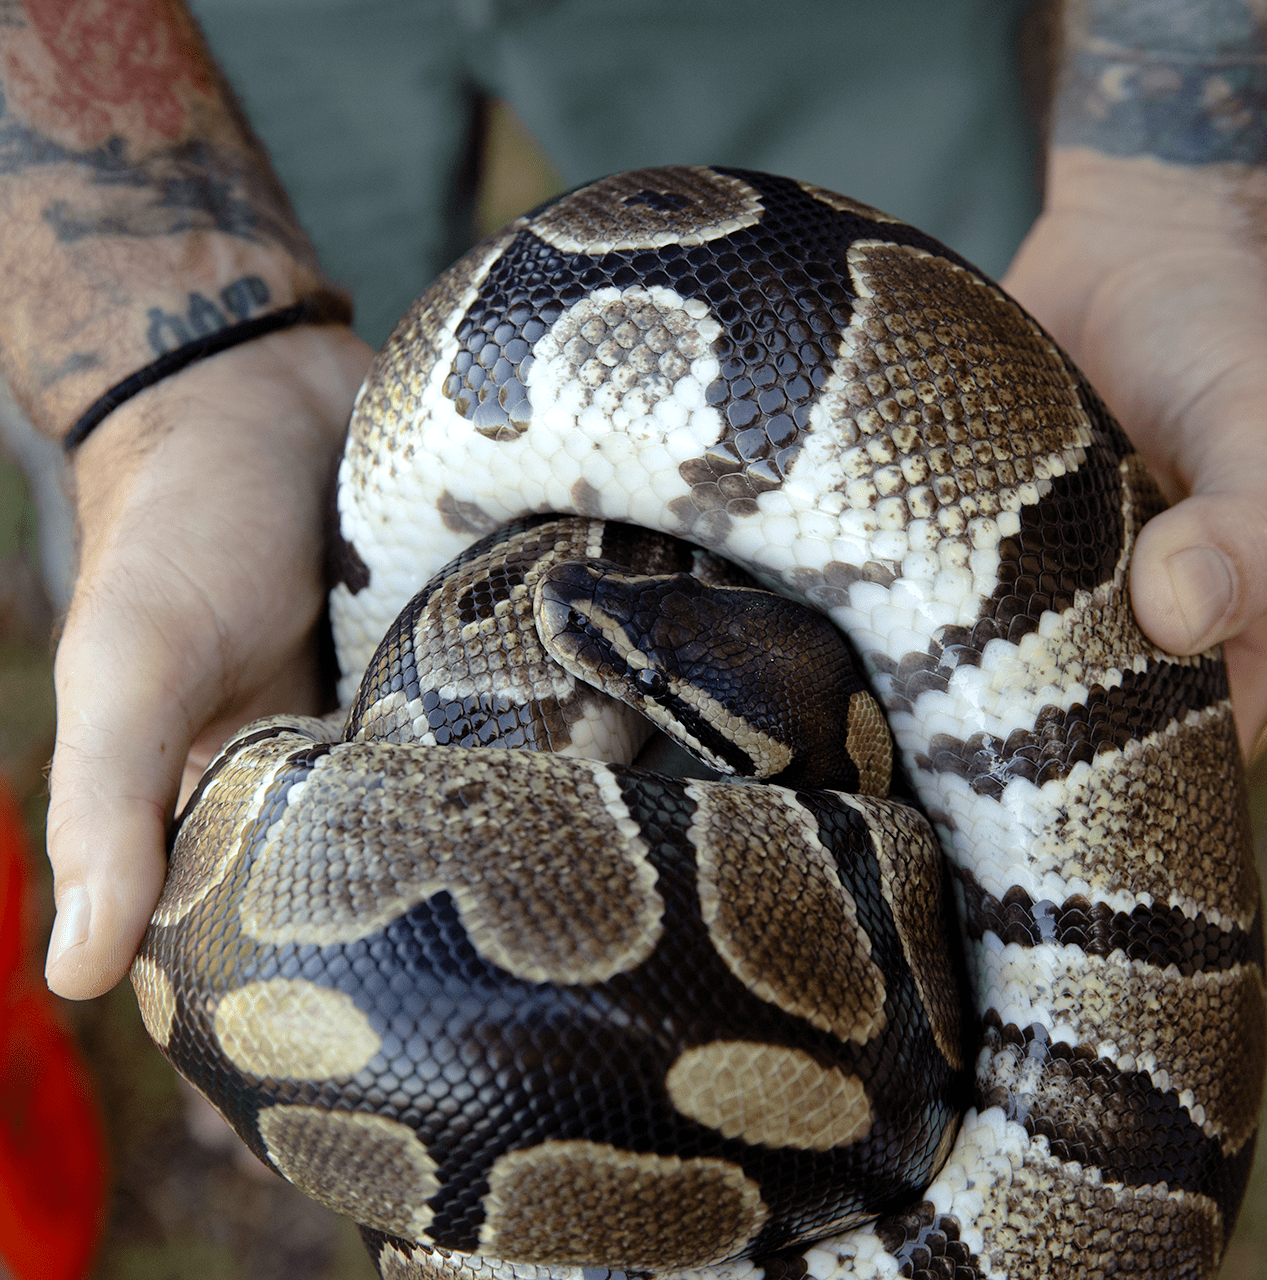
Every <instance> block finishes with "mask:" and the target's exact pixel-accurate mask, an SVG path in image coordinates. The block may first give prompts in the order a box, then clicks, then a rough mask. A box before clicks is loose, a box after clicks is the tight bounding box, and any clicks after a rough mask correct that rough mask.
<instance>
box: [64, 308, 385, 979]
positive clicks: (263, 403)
mask: <svg viewBox="0 0 1267 1280" xmlns="http://www.w3.org/2000/svg"><path fill="white" fill-rule="evenodd" d="M370 356H371V353H370V350H369V348H368V347H367V346H366V345H365V344H364V343H362V342H361V341H360V340H359V339H357V338H356V337H354V336H353V335H352V333H351V332H350V331H349V330H347V329H343V328H330V327H322V328H300V329H292V330H288V331H284V332H281V333H276V334H272V335H270V336H269V337H267V338H262V339H259V340H257V341H255V342H250V343H246V344H244V345H242V346H239V347H234V348H232V349H231V350H229V351H226V352H224V353H222V354H221V355H218V356H215V357H213V358H211V359H209V360H205V361H203V362H201V363H199V364H195V365H193V366H191V367H190V368H189V369H187V370H185V371H184V372H182V373H180V374H178V375H177V376H175V377H173V378H170V379H168V380H166V381H164V382H161V383H159V384H158V385H157V386H155V387H153V388H151V389H150V390H149V391H146V392H144V393H142V394H141V395H140V396H138V397H136V398H135V399H134V400H132V401H129V402H128V403H127V404H125V405H123V406H121V407H120V408H119V409H117V410H116V411H115V412H114V413H113V414H112V415H111V416H110V417H109V418H107V419H106V421H105V422H103V423H102V424H101V426H99V427H98V428H97V430H96V432H94V434H93V435H91V436H90V437H89V438H88V440H87V441H86V442H85V443H84V445H83V446H82V448H81V449H80V451H79V454H78V456H77V458H76V461H75V478H76V484H77V487H78V501H79V520H80V530H81V536H82V543H81V563H80V569H79V578H78V581H77V584H76V588H75V595H74V599H73V601H72V602H71V607H70V612H69V615H68V617H67V619H66V626H65V630H64V632H63V634H62V638H61V643H60V645H59V647H58V650H57V659H56V666H55V673H54V674H55V679H56V686H57V746H56V751H55V754H54V757H53V770H52V776H51V779H50V788H51V802H50V806H49V813H48V854H49V860H50V861H51V862H52V865H53V872H54V876H55V888H54V892H55V896H56V899H57V921H56V924H55V926H54V929H53V935H52V941H51V944H50V947H49V960H48V966H47V970H46V972H47V977H48V982H49V985H50V986H51V987H52V988H53V990H54V991H56V992H57V993H58V994H60V995H63V996H67V997H70V998H84V997H88V996H93V995H97V994H100V993H101V992H103V991H106V990H107V989H109V988H110V987H111V986H113V985H114V984H115V983H116V982H118V981H119V979H120V978H122V977H123V976H124V974H125V973H126V971H127V968H128V966H129V965H130V964H131V961H132V957H133V954H134V952H135V951H136V948H137V946H138V944H139V942H140V939H141V935H142V933H143V932H144V930H145V926H146V924H147V923H148V921H149V918H150V915H151V913H152V911H153V909H154V904H155V902H156V901H157V899H158V894H159V890H160V888H161V887H162V883H163V875H164V866H165V863H164V850H163V842H164V833H165V829H166V825H167V823H168V821H169V820H170V818H171V816H172V813H173V809H174V806H175V803H176V800H177V792H178V789H180V790H181V793H182V798H183V795H185V794H188V791H189V789H190V788H191V786H192V784H193V781H195V780H196V779H197V776H198V774H199V773H200V772H201V770H202V768H203V767H204V766H205V765H206V763H207V762H208V760H209V759H210V757H211V755H212V754H213V753H214V752H215V750H216V748H217V747H218V746H219V744H220V743H222V742H223V741H224V739H225V738H226V737H227V736H228V735H229V733H231V732H232V731H233V729H235V728H236V727H237V726H239V725H241V724H243V723H245V722H246V721H248V720H250V719H253V718H255V717H256V716H260V715H266V714H269V713H271V712H276V711H295V712H308V711H315V710H318V709H319V702H320V699H321V696H322V693H321V690H319V688H318V687H317V685H318V682H317V678H316V662H315V650H314V645H313V635H314V625H315V623H316V621H317V619H318V618H319V616H320V613H321V610H322V608H323V606H324V591H323V582H322V568H321V566H322V550H323V541H322V539H323V529H324V522H325V518H326V514H327V502H328V498H329V493H330V485H331V483H332V477H333V474H334V469H335V466H336V464H337V458H338V452H339V448H340V445H341V442H342V437H343V431H344V428H345V426H346V424H347V419H348V414H349V412H350V410H351V405H352V399H353V397H354V395H355V393H356V389H357V387H358V386H359V384H360V381H361V379H362V378H363V376H364V374H365V372H366V369H367V367H368V364H369V360H370ZM182 772H183V773H184V775H185V780H184V786H183V788H182V786H181V783H182Z"/></svg>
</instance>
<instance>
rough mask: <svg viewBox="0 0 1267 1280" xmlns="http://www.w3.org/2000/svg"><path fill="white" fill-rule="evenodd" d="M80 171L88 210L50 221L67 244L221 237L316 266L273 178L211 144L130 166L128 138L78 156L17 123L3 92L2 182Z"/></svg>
mask: <svg viewBox="0 0 1267 1280" xmlns="http://www.w3.org/2000/svg"><path fill="white" fill-rule="evenodd" d="M54 164H73V165H76V166H77V167H79V168H80V169H82V170H83V171H84V172H85V173H86V175H87V178H88V186H87V190H86V191H85V193H84V198H83V200H82V202H75V203H74V204H72V202H71V201H68V200H57V201H54V202H53V203H52V204H50V205H49V207H48V208H47V209H46V210H45V211H44V217H45V220H46V221H47V222H49V223H50V225H51V226H52V227H53V230H54V231H55V232H56V234H57V238H58V240H60V241H62V242H63V243H68V242H72V241H75V240H82V239H83V238H84V237H85V236H95V235H109V236H136V237H149V236H166V235H176V234H179V233H180V232H182V231H221V232H223V233H224V234H226V235H231V236H237V237H239V238H240V239H243V240H250V241H253V242H255V243H256V244H276V245H280V246H281V247H282V248H284V249H285V250H286V251H287V252H288V253H290V254H291V255H292V256H293V257H294V258H296V259H297V260H298V261H300V262H305V263H310V264H315V259H314V255H313V251H312V247H311V245H310V244H309V242H308V238H307V236H305V235H304V233H303V231H302V230H301V229H300V228H299V226H298V225H297V224H296V223H295V221H294V216H293V214H292V213H291V211H290V205H289V202H288V201H287V200H286V197H285V195H284V194H283V193H281V192H280V191H279V189H278V188H277V185H276V180H275V179H274V178H273V175H272V173H271V171H269V170H267V169H264V170H261V169H260V168H258V167H257V166H256V165H254V164H250V163H247V162H246V161H244V159H243V157H242V156H240V155H238V154H236V153H234V152H231V151H228V150H227V149H225V148H222V147H214V146H211V145H210V144H208V143H206V142H197V141H195V142H180V143H176V144H174V145H173V146H170V147H164V148H163V149H162V150H160V151H158V152H156V153H154V154H152V155H149V156H146V157H145V158H144V159H143V160H140V161H137V162H135V163H131V162H129V161H128V159H127V156H126V146H125V144H124V142H123V140H122V139H121V138H118V137H112V138H110V139H108V140H107V141H106V142H104V143H102V144H101V145H100V146H98V147H94V148H92V150H90V151H72V150H70V149H69V148H67V147H64V146H62V145H61V144H60V143H57V142H55V141H54V140H53V139H52V138H49V137H46V136H45V135H43V134H41V133H39V132H37V131H36V130H35V129H32V128H31V127H30V126H28V125H26V124H23V123H22V122H21V121H19V120H16V119H14V117H13V115H12V113H11V112H7V111H6V110H5V104H4V97H3V93H2V92H0V176H11V175H17V174H21V173H24V172H26V171H27V170H30V169H35V168H39V167H42V166H46V165H54Z"/></svg>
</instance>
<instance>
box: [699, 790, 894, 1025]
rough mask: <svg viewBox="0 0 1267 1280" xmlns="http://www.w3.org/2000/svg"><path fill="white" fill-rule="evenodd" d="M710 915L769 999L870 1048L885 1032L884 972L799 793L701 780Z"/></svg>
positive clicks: (736, 966)
mask: <svg viewBox="0 0 1267 1280" xmlns="http://www.w3.org/2000/svg"><path fill="white" fill-rule="evenodd" d="M686 790H687V794H688V795H689V796H690V797H691V799H692V800H694V801H695V804H696V806H697V808H696V812H695V814H694V815H693V817H692V819H691V826H690V838H691V842H692V844H693V845H694V848H695V856H696V866H697V868H698V884H699V899H700V912H701V915H702V917H703V919H704V923H705V925H706V926H707V928H708V934H709V937H710V938H711V939H712V942H713V946H714V947H715V948H716V949H717V954H718V955H719V956H720V957H721V958H722V960H723V962H724V963H725V965H726V967H727V968H728V969H729V970H730V971H731V973H733V974H734V975H735V977H736V978H738V979H739V981H740V982H742V983H743V984H744V986H745V987H747V989H748V990H749V991H751V992H752V994H753V995H755V996H756V997H757V998H758V999H759V1000H764V1001H766V1002H767V1003H769V1004H773V1005H776V1006H778V1008H780V1009H782V1010H784V1011H785V1012H786V1013H790V1014H792V1015H794V1016H795V1017H799V1018H805V1019H807V1020H808V1021H809V1022H811V1023H812V1024H813V1025H814V1026H816V1027H818V1028H820V1029H821V1030H823V1031H830V1032H831V1033H832V1034H834V1035H837V1036H839V1037H840V1038H841V1039H842V1040H852V1041H854V1042H855V1043H857V1044H863V1043H865V1042H866V1041H867V1040H869V1039H871V1037H872V1036H874V1035H875V1034H877V1033H878V1032H879V1031H882V1030H883V1029H884V1027H885V1024H886V1019H885V1014H884V996H885V983H884V974H883V973H882V972H881V971H880V969H879V967H878V966H877V965H876V963H875V961H874V960H873V959H872V958H871V939H870V938H869V937H868V936H867V934H866V932H865V931H864V930H863V929H862V927H861V926H860V925H859V923H858V914H857V906H856V904H855V902H854V899H853V895H852V894H851V893H850V892H849V890H848V889H846V888H845V887H844V885H842V884H841V882H840V877H839V875H838V874H837V872H836V865H835V862H834V861H833V859H832V857H831V855H830V854H829V853H828V852H827V851H826V850H825V849H824V848H823V847H822V845H821V844H820V843H819V839H818V824H817V822H816V821H815V820H814V818H813V815H812V814H810V813H809V812H808V811H807V810H806V809H805V808H804V806H803V805H801V804H799V803H798V802H797V800H796V798H795V796H794V795H793V793H792V792H790V791H784V790H783V789H782V788H776V787H759V786H736V785H734V784H733V783H724V782H723V783H708V782H692V783H690V784H688V786H687V789H686Z"/></svg>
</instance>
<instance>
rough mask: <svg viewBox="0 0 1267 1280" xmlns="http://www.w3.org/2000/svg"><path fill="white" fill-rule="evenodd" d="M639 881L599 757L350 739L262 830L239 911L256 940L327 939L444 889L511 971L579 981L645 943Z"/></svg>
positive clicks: (633, 959) (606, 974) (639, 860)
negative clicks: (262, 843) (265, 832)
mask: <svg viewBox="0 0 1267 1280" xmlns="http://www.w3.org/2000/svg"><path fill="white" fill-rule="evenodd" d="M441 764H442V766H443V767H442V769H441V768H440V767H439V766H440V765H441ZM655 884H656V873H655V868H654V867H653V866H652V865H651V862H650V861H649V859H648V856H647V846H646V842H645V841H644V840H643V839H642V838H641V835H640V834H639V829H638V825H637V823H636V822H635V821H634V820H633V818H632V817H631V815H630V813H629V811H628V809H627V808H626V806H625V805H624V803H623V802H622V800H621V799H620V792H619V787H618V786H617V785H616V784H615V782H614V781H613V779H612V775H611V772H610V770H609V769H608V768H607V767H606V766H605V765H602V764H599V763H597V762H595V761H591V760H575V759H570V758H567V757H560V756H552V755H549V754H546V753H541V752H530V751H511V750H496V749H470V750H468V749H465V748H461V747H452V748H449V749H447V750H446V751H445V752H444V753H443V759H442V760H441V758H440V756H438V755H437V753H436V752H435V751H434V750H429V749H427V748H425V747H410V746H403V745H392V744H384V743H352V744H347V745H344V746H342V747H336V748H335V749H334V750H333V751H331V752H330V754H329V755H327V756H325V757H323V758H322V759H321V760H320V761H319V762H318V764H317V766H316V768H314V769H313V771H312V773H311V774H310V775H309V778H308V780H307V782H306V783H305V791H304V793H303V795H302V797H300V799H299V800H298V801H297V802H296V804H293V805H292V806H291V807H290V809H289V810H288V811H287V813H286V815H285V817H284V819H283V821H281V822H279V823H276V824H274V826H273V828H272V829H271V830H270V833H269V839H268V842H267V845H266V847H265V849H264V850H263V851H262V853H261V854H260V855H259V856H258V857H257V858H256V859H255V862H254V864H253V866H252V869H251V875H250V879H249V881H248V884H247V887H246V890H245V892H244V894H243V898H242V907H241V919H242V929H243V932H244V933H246V934H247V935H248V936H249V937H252V938H254V939H255V940H257V941H260V942H268V943H273V944H274V945H282V944H283V943H286V942H296V943H302V942H314V943H317V944H320V945H329V944H332V943H336V942H348V941H354V940H355V939H357V938H361V937H365V936H367V935H368V934H371V933H373V932H375V931H376V930H378V929H381V928H383V927H384V926H385V925H387V924H388V923H389V922H390V921H392V920H394V919H396V918H398V917H399V916H401V915H403V914H404V913H405V912H407V911H409V910H410V909H411V908H412V907H414V906H416V905H417V904H418V903H420V902H425V901H426V900H427V899H428V898H430V897H431V896H432V895H434V894H435V893H438V892H440V891H441V890H444V891H447V892H448V893H450V894H451V895H452V896H453V899H454V902H455V903H456V905H457V908H458V911H459V913H460V915H461V918H462V923H463V925H464V926H465V928H466V930H467V934H468V936H469V937H470V940H471V942H472V945H474V947H475V948H476V950H477V951H479V953H480V954H481V955H482V956H483V957H484V958H485V959H486V960H488V961H490V962H491V963H493V964H496V965H498V966H499V967H501V968H503V969H506V970H507V971H508V972H510V973H513V974H514V975H515V976H516V977H519V978H522V979H523V980H524V981H527V982H559V983H578V982H583V983H594V982H605V981H606V980H607V979H608V978H610V977H612V976H614V975H615V974H617V973H621V972H623V971H624V970H626V969H630V968H633V967H634V966H636V965H638V964H640V963H642V961H643V960H645V959H646V958H647V957H648V956H649V955H650V954H651V952H652V951H653V950H654V949H655V946H656V943H657V941H658V940H659V937H660V932H661V917H662V916H663V913H664V903H663V901H662V900H661V898H660V896H659V894H658V893H657V892H656V888H655Z"/></svg>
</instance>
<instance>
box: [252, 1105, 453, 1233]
mask: <svg viewBox="0 0 1267 1280" xmlns="http://www.w3.org/2000/svg"><path fill="white" fill-rule="evenodd" d="M258 1123H259V1130H260V1137H261V1138H263V1139H264V1145H265V1146H266V1147H267V1148H268V1155H269V1159H271V1160H272V1162H273V1163H274V1164H275V1165H276V1166H277V1167H278V1169H280V1170H281V1172H282V1173H283V1174H284V1175H285V1177H287V1178H288V1179H289V1180H290V1181H291V1182H293V1183H294V1184H295V1186H297V1187H298V1188H299V1189H300V1190H301V1191H303V1192H306V1193H307V1194H308V1195H310V1196H311V1197H312V1198H313V1199H314V1200H316V1201H318V1202H319V1203H320V1204H323V1205H325V1206H326V1207H327V1208H329V1209H333V1210H334V1211H335V1212H336V1213H344V1214H347V1216H348V1217H349V1218H352V1219H353V1220H354V1221H356V1222H364V1223H366V1224H367V1225H368V1226H371V1227H377V1228H378V1230H379V1231H387V1232H390V1233H391V1234H392V1235H395V1236H404V1237H405V1238H406V1239H410V1240H416V1239H419V1238H420V1237H422V1236H424V1235H425V1234H426V1231H427V1228H428V1227H429V1226H430V1225H431V1219H432V1216H433V1215H432V1212H431V1209H430V1208H429V1207H428V1206H427V1203H426V1202H427V1201H428V1200H430V1199H431V1197H432V1196H434V1195H435V1194H436V1192H437V1191H439V1190H440V1180H439V1178H437V1177H436V1163H435V1161H434V1160H432V1158H431V1157H430V1156H429V1155H428V1154H427V1150H426V1148H425V1147H424V1146H423V1145H422V1143H421V1142H419V1141H418V1135H417V1134H416V1133H414V1131H413V1130H412V1129H410V1128H409V1127H408V1125H403V1124H401V1123H400V1122H399V1121H397V1120H389V1119H388V1118H387V1117H386V1116H374V1115H367V1114H365V1113H364V1112H360V1111H326V1110H324V1109H323V1108H321V1107H304V1106H275V1107H265V1108H264V1109H262V1110H261V1111H260V1113H259V1122H258Z"/></svg>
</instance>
